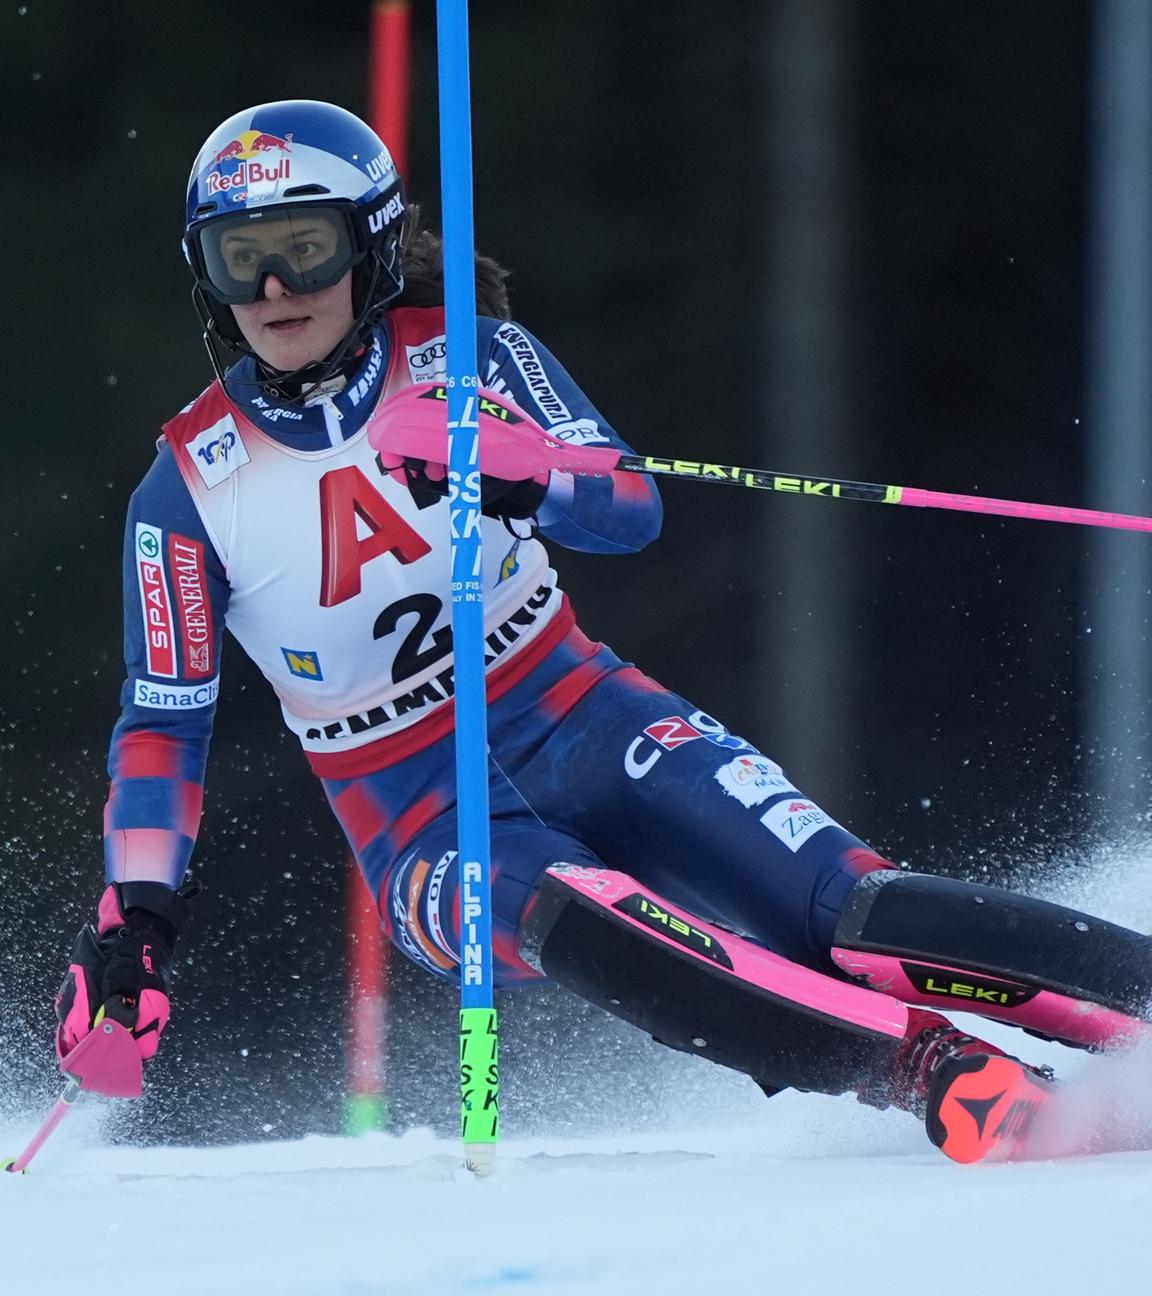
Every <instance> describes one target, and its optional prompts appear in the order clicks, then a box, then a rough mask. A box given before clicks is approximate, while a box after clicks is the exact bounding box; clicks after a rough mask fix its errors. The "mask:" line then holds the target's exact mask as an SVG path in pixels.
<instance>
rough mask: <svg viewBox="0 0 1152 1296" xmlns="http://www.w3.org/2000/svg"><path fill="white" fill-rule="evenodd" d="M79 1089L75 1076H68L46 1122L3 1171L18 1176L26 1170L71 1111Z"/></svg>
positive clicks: (79, 1085) (79, 1084) (78, 1082)
mask: <svg viewBox="0 0 1152 1296" xmlns="http://www.w3.org/2000/svg"><path fill="white" fill-rule="evenodd" d="M81 1088H82V1085H81V1083H80V1081H79V1080H78V1079H77V1078H76V1077H75V1076H69V1078H68V1083H67V1084H66V1085H65V1086H64V1092H63V1093H62V1094H61V1095H60V1097H59V1098H57V1099H56V1105H55V1107H53V1108H52V1110H51V1112H50V1113H49V1114H48V1118H47V1120H45V1122H44V1124H43V1125H41V1126H40V1128H39V1129H38V1130H37V1131H36V1133H35V1134H34V1135H33V1136H32V1142H31V1143H29V1144H28V1146H27V1147H26V1148H25V1149H24V1151H23V1152H21V1153H20V1155H19V1156H18V1157H17V1158H16V1159H15V1160H14V1161H9V1162H8V1163H7V1164H6V1165H5V1166H4V1169H5V1170H7V1171H8V1172H9V1173H10V1174H20V1173H21V1172H22V1171H23V1170H25V1169H26V1168H27V1166H28V1164H29V1162H30V1161H31V1160H32V1158H33V1157H34V1156H35V1155H36V1153H37V1152H39V1151H40V1149H41V1148H42V1147H43V1146H44V1144H45V1143H47V1142H48V1138H49V1136H50V1135H51V1134H52V1132H53V1130H55V1129H56V1127H57V1126H58V1125H59V1124H60V1122H61V1121H62V1120H63V1119H64V1117H65V1116H67V1115H68V1113H69V1112H70V1111H71V1110H72V1104H73V1103H74V1102H75V1101H76V1099H77V1098H79V1097H80V1090H81Z"/></svg>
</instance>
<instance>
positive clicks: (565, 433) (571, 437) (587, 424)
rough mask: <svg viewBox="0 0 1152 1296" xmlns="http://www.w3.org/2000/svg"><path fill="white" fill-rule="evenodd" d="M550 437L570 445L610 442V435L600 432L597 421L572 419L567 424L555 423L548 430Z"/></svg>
mask: <svg viewBox="0 0 1152 1296" xmlns="http://www.w3.org/2000/svg"><path fill="white" fill-rule="evenodd" d="M548 435H549V436H554V437H555V438H556V440H557V441H566V442H567V443H568V444H569V445H578V446H584V445H599V444H602V443H603V442H605V441H607V440H608V434H607V433H606V432H601V431H600V424H599V423H597V422H596V420H595V419H589V418H582V419H570V420H569V421H568V422H567V423H554V424H553V425H552V426H551V427H550V428H549V429H548Z"/></svg>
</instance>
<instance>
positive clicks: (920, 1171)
mask: <svg viewBox="0 0 1152 1296" xmlns="http://www.w3.org/2000/svg"><path fill="white" fill-rule="evenodd" d="M1147 859H1148V856H1147V853H1146V852H1145V853H1142V858H1141V859H1140V861H1139V865H1140V879H1139V885H1138V886H1135V887H1133V886H1131V885H1129V884H1130V883H1131V878H1132V874H1131V872H1130V871H1129V869H1128V865H1129V864H1131V863H1132V861H1128V862H1127V863H1125V862H1124V861H1121V862H1120V863H1119V864H1115V862H1113V865H1114V867H1115V868H1116V869H1120V870H1121V873H1122V874H1126V876H1127V882H1126V883H1125V885H1121V883H1124V882H1125V878H1124V877H1122V876H1121V875H1120V874H1116V873H1114V872H1110V871H1109V868H1105V867H1102V868H1101V869H1094V870H1093V871H1092V872H1091V874H1090V878H1091V882H1092V885H1093V886H1094V887H1096V888H1097V889H1098V894H1097V895H1096V896H1095V897H1094V898H1095V900H1096V904H1095V906H1094V907H1095V908H1096V910H1097V912H1100V913H1102V915H1103V916H1106V917H1112V918H1118V919H1121V920H1126V921H1129V922H1131V923H1132V924H1133V925H1139V926H1141V927H1143V928H1144V929H1147V928H1148V927H1149V926H1152V922H1149V914H1148V913H1147V912H1138V910H1140V908H1141V904H1143V905H1144V907H1145V908H1147V901H1148V900H1150V899H1152V883H1150V882H1148V881H1145V880H1144V878H1145V877H1146V876H1147V874H1148V872H1149V870H1148V869H1147ZM1110 867H1111V866H1110ZM1077 881H1078V882H1079V883H1080V885H1079V886H1077V887H1076V890H1078V891H1080V892H1081V893H1083V890H1084V887H1083V882H1084V874H1083V873H1081V874H1080V877H1079V878H1078V879H1077ZM1052 889H1053V888H1051V887H1049V891H1052ZM1118 895H1119V896H1124V897H1126V903H1127V906H1128V907H1127V911H1126V912H1122V911H1121V912H1111V913H1109V912H1107V910H1108V905H1107V903H1106V901H1107V900H1108V898H1109V897H1113V898H1114V897H1116V896H1118ZM1138 902H1139V903H1138ZM1114 908H1115V906H1114ZM965 1024H966V1025H968V1026H969V1028H971V1027H972V1026H974V1025H975V1023H974V1021H973V1019H965ZM981 1029H982V1030H983V1032H984V1034H985V1035H986V1036H989V1037H993V1036H994V1037H995V1038H996V1039H997V1040H998V1041H999V1042H1001V1043H1009V1044H1010V1045H1011V1046H1013V1047H1015V1048H1016V1049H1017V1050H1019V1051H1021V1052H1023V1053H1025V1054H1026V1055H1027V1056H1028V1057H1029V1058H1030V1059H1031V1060H1034V1061H1051V1062H1053V1063H1054V1064H1055V1065H1057V1066H1058V1067H1059V1068H1060V1070H1061V1071H1062V1072H1063V1074H1065V1075H1070V1074H1075V1073H1076V1072H1077V1071H1084V1072H1086V1073H1087V1075H1086V1077H1085V1084H1086V1085H1088V1084H1089V1083H1090V1077H1092V1076H1108V1075H1109V1074H1111V1076H1112V1077H1113V1084H1114V1083H1115V1078H1116V1077H1120V1078H1121V1080H1122V1081H1123V1083H1124V1084H1127V1085H1129V1086H1130V1087H1131V1089H1132V1092H1133V1094H1134V1095H1135V1094H1136V1093H1137V1092H1139V1094H1140V1096H1141V1097H1143V1098H1144V1099H1145V1101H1148V1095H1149V1093H1150V1092H1152V1086H1150V1085H1148V1083H1147V1081H1148V1080H1149V1079H1152V1066H1149V1065H1148V1064H1147V1062H1146V1061H1145V1062H1142V1063H1141V1064H1140V1065H1139V1066H1134V1064H1133V1061H1132V1060H1131V1059H1100V1058H1089V1057H1086V1056H1084V1055H1083V1054H1079V1053H1072V1052H1070V1051H1068V1050H1064V1049H1061V1048H1059V1047H1057V1046H1052V1045H1042V1044H1039V1043H1036V1042H1033V1041H1028V1040H1026V1039H1024V1040H1022V1037H1021V1036H1020V1035H1019V1034H1018V1033H1013V1032H1010V1031H1005V1030H999V1031H998V1030H996V1029H994V1028H992V1029H990V1028H988V1027H987V1024H981ZM1022 1043H1023V1044H1025V1045H1027V1047H1022ZM679 1064H680V1065H683V1066H685V1067H687V1068H688V1070H687V1071H686V1072H685V1074H686V1075H688V1076H689V1083H687V1084H686V1085H682V1086H680V1088H679V1092H678V1101H677V1104H676V1107H675V1110H674V1111H670V1112H669V1121H668V1125H667V1128H664V1129H659V1130H655V1131H654V1130H651V1129H649V1130H646V1131H645V1132H643V1133H635V1132H630V1131H629V1130H628V1128H627V1124H628V1112H627V1110H626V1104H623V1105H622V1110H621V1113H620V1117H621V1126H622V1128H621V1130H620V1131H618V1132H610V1133H599V1134H597V1135H595V1136H592V1137H588V1138H583V1139H577V1138H555V1137H553V1138H532V1139H527V1138H525V1139H514V1140H508V1141H506V1142H504V1143H502V1144H501V1147H500V1152H499V1168H498V1171H497V1173H496V1174H495V1175H494V1176H493V1177H492V1178H491V1179H488V1180H476V1179H474V1178H472V1176H470V1175H469V1174H468V1173H467V1172H465V1171H463V1170H461V1169H460V1168H459V1146H458V1144H457V1143H456V1142H454V1141H452V1140H445V1139H443V1138H438V1137H436V1136H434V1135H433V1134H431V1133H429V1132H427V1131H423V1130H414V1131H409V1132H407V1133H405V1134H403V1135H401V1136H398V1137H392V1136H386V1135H374V1136H369V1137H366V1138H363V1139H358V1140H348V1139H338V1138H322V1137H309V1138H305V1139H302V1140H299V1141H296V1142H282V1143H263V1144H254V1145H249V1146H238V1147H225V1148H219V1147H216V1148H203V1147H200V1148H197V1147H159V1148H158V1147H147V1148H142V1147H131V1146H110V1145H109V1144H108V1142H107V1140H106V1139H104V1138H102V1136H101V1125H102V1122H103V1121H104V1118H105V1114H106V1111H107V1108H106V1107H104V1106H103V1105H102V1103H101V1101H100V1100H97V1099H85V1100H84V1101H83V1103H82V1104H80V1106H79V1107H78V1108H77V1110H76V1111H75V1112H73V1114H72V1115H71V1116H70V1118H69V1120H68V1121H67V1122H65V1124H64V1126H63V1127H62V1128H61V1129H60V1131H59V1132H58V1133H57V1134H56V1135H55V1136H54V1138H53V1139H52V1140H51V1141H50V1142H49V1143H48V1145H47V1146H46V1147H45V1149H44V1151H43V1152H42V1153H41V1154H40V1156H39V1157H38V1158H37V1160H36V1162H35V1164H34V1166H33V1172H32V1173H31V1174H30V1175H29V1176H26V1177H23V1176H14V1175H0V1248H2V1250H0V1256H2V1261H0V1292H3V1293H9V1292H11V1293H13V1294H14V1296H15V1294H17V1293H19V1294H20V1296H55V1294H56V1293H69V1296H74V1293H76V1292H77V1291H88V1290H117V1291H119V1290H124V1289H125V1288H127V1287H128V1286H129V1285H131V1286H132V1287H135V1286H137V1285H142V1286H146V1287H147V1289H148V1290H150V1291H156V1292H158V1293H161V1294H163V1296H208V1294H211V1296H231V1294H232V1293H245V1294H246V1296H252V1294H253V1293H258V1294H261V1296H262V1294H263V1293H275V1294H276V1296H406V1294H408V1293H411V1294H412V1296H452V1294H454V1293H461V1294H470V1293H493V1294H495V1296H500V1294H503V1293H510V1294H519V1293H523V1294H524V1296H566V1294H567V1293H575V1292H596V1293H599V1294H601V1296H647V1293H661V1294H664V1296H668V1294H674V1293H681V1292H684V1293H687V1292H692V1293H701V1292H704V1293H708V1296H720V1294H721V1293H722V1294H723V1296H729V1293H732V1292H734V1291H735V1290H736V1289H737V1288H740V1289H746V1290H748V1291H750V1292H756V1293H761V1292H763V1293H769V1292H771V1293H779V1292H786V1293H789V1296H791V1294H792V1293H801V1292H803V1293H809V1292H811V1293H817V1294H823V1293H828V1294H829V1296H833V1294H834V1296H869V1294H870V1293H876V1294H877V1296H880V1294H883V1296H896V1294H898V1293H906V1292H907V1293H916V1294H917V1296H918V1294H919V1293H924V1294H925V1296H950V1294H951V1293H957V1294H960V1293H963V1294H964V1296H971V1294H972V1293H974V1292H975V1293H979V1296H998V1294H999V1293H1009V1292H1011V1293H1014V1294H1015V1293H1019V1292H1022V1291H1026V1292H1035V1293H1037V1294H1038V1296H1039V1294H1043V1296H1060V1294H1061V1293H1076V1296H1083V1294H1084V1293H1086V1292H1099V1293H1100V1296H1104V1294H1105V1293H1110V1292H1113V1291H1124V1292H1126V1293H1127V1292H1133V1291H1140V1290H1146V1289H1147V1288H1146V1283H1147V1273H1148V1269H1149V1252H1150V1250H1152V1153H1149V1152H1128V1153H1118V1154H1114V1155H1109V1156H1097V1157H1093V1158H1084V1159H1080V1160H1067V1161H1059V1162H1050V1163H1037V1164H1026V1165H1025V1164H1017V1165H983V1166H973V1167H961V1166H957V1165H954V1164H953V1163H951V1162H949V1161H947V1160H946V1159H945V1158H943V1157H942V1156H941V1155H940V1154H939V1153H938V1152H937V1151H936V1150H935V1149H934V1148H932V1147H931V1146H930V1145H929V1144H928V1142H927V1140H926V1138H925V1136H924V1133H923V1130H922V1129H921V1128H920V1126H919V1124H918V1123H917V1122H916V1121H914V1120H913V1119H912V1118H911V1117H908V1116H904V1115H901V1114H898V1113H892V1112H883V1113H882V1112H876V1111H873V1110H871V1109H869V1108H864V1107H861V1106H860V1105H859V1104H858V1103H856V1102H855V1101H854V1100H852V1099H851V1098H839V1099H829V1098H820V1097H814V1096H804V1095H798V1094H784V1095H781V1096H779V1097H777V1098H775V1099H773V1100H772V1101H771V1102H766V1101H764V1100H763V1099H762V1098H761V1097H759V1095H758V1094H757V1092H756V1091H755V1089H754V1088H753V1086H752V1085H751V1084H750V1082H748V1081H746V1080H744V1079H742V1078H741V1077H736V1076H732V1075H728V1074H726V1073H723V1072H721V1071H719V1070H718V1069H716V1068H713V1067H709V1066H707V1065H706V1064H703V1063H692V1062H689V1061H688V1060H679ZM1125 1068H1126V1070H1125ZM557 1101H558V1102H562V1101H563V1098H562V1095H558V1097H557ZM35 1125H36V1118H35V1116H33V1115H29V1116H28V1117H27V1118H26V1119H25V1118H24V1117H23V1116H22V1117H20V1118H19V1119H16V1120H13V1119H11V1118H10V1119H8V1120H7V1121H6V1122H5V1121H0V1146H2V1147H3V1148H4V1149H5V1150H6V1151H7V1152H10V1153H11V1154H15V1153H16V1152H18V1151H19V1150H20V1149H21V1148H22V1147H23V1146H24V1144H25V1142H26V1141H27V1139H28V1137H29V1136H30V1135H31V1133H32V1132H33V1130H34V1128H35Z"/></svg>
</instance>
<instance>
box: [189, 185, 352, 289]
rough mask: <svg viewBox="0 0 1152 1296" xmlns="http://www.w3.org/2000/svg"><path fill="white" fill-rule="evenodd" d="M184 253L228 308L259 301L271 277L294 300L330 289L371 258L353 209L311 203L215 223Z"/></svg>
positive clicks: (197, 231) (195, 235)
mask: <svg viewBox="0 0 1152 1296" xmlns="http://www.w3.org/2000/svg"><path fill="white" fill-rule="evenodd" d="M186 246H187V251H188V260H189V262H190V263H191V266H192V272H193V274H194V275H195V276H196V281H197V283H199V285H200V286H201V288H203V289H204V291H205V292H208V293H211V295H212V296H213V297H214V298H215V299H216V300H217V301H218V302H221V303H222V304H223V305H225V306H244V305H248V304H249V303H251V302H256V301H261V300H262V299H263V297H264V284H265V281H266V280H267V278H268V276H269V275H275V276H276V278H277V279H279V280H280V282H281V283H282V284H283V285H284V286H285V287H286V288H287V289H288V291H289V292H292V293H297V294H299V293H311V292H319V291H320V290H321V289H322V288H331V287H332V286H333V285H334V284H338V283H339V282H340V280H341V279H343V278H344V276H345V275H346V274H347V273H348V271H349V270H351V269H352V267H353V266H355V265H357V264H358V263H359V262H360V261H362V260H363V259H364V257H365V255H366V254H367V251H368V243H367V240H366V239H365V238H364V237H363V232H362V231H361V230H360V228H359V225H358V222H357V213H356V210H355V208H353V207H352V205H351V204H348V205H347V206H343V205H342V206H337V205H335V204H328V203H316V202H307V203H297V204H295V205H291V206H279V207H268V208H257V209H256V210H255V211H241V212H236V213H235V214H234V215H228V216H217V217H215V218H214V219H212V220H209V221H205V222H204V223H203V224H202V225H200V226H199V227H194V228H193V229H191V230H189V231H188V240H187V245H186Z"/></svg>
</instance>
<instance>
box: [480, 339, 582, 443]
mask: <svg viewBox="0 0 1152 1296" xmlns="http://www.w3.org/2000/svg"><path fill="white" fill-rule="evenodd" d="M494 336H495V338H496V341H497V342H501V343H503V345H504V346H505V348H506V349H507V350H508V353H509V354H510V355H511V357H512V360H513V363H514V364H515V365H516V368H517V369H518V370H519V371H520V377H521V378H522V379H523V380H524V383H525V385H526V386H527V388H528V390H529V391H530V392H531V393H532V399H533V400H534V401H535V402H536V406H537V408H538V409H539V410H540V412H541V413H542V414H543V415H544V417H545V419H547V421H548V424H549V427H552V426H555V425H556V424H557V423H570V422H571V420H572V412H571V410H569V408H568V406H567V405H565V404H564V402H563V400H561V398H560V396H559V394H558V393H557V391H556V389H555V388H554V387H553V386H552V380H551V378H549V376H548V373H547V371H546V370H545V368H544V364H543V362H542V361H541V359H540V355H539V353H538V352H537V350H536V348H535V347H534V346H533V345H532V339H531V338H529V337H528V335H527V334H526V333H524V332H523V331H522V330H521V329H519V328H517V327H516V325H515V324H513V323H511V322H508V323H505V324H501V325H500V327H499V328H498V329H497V330H496V332H495V334H494Z"/></svg>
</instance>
